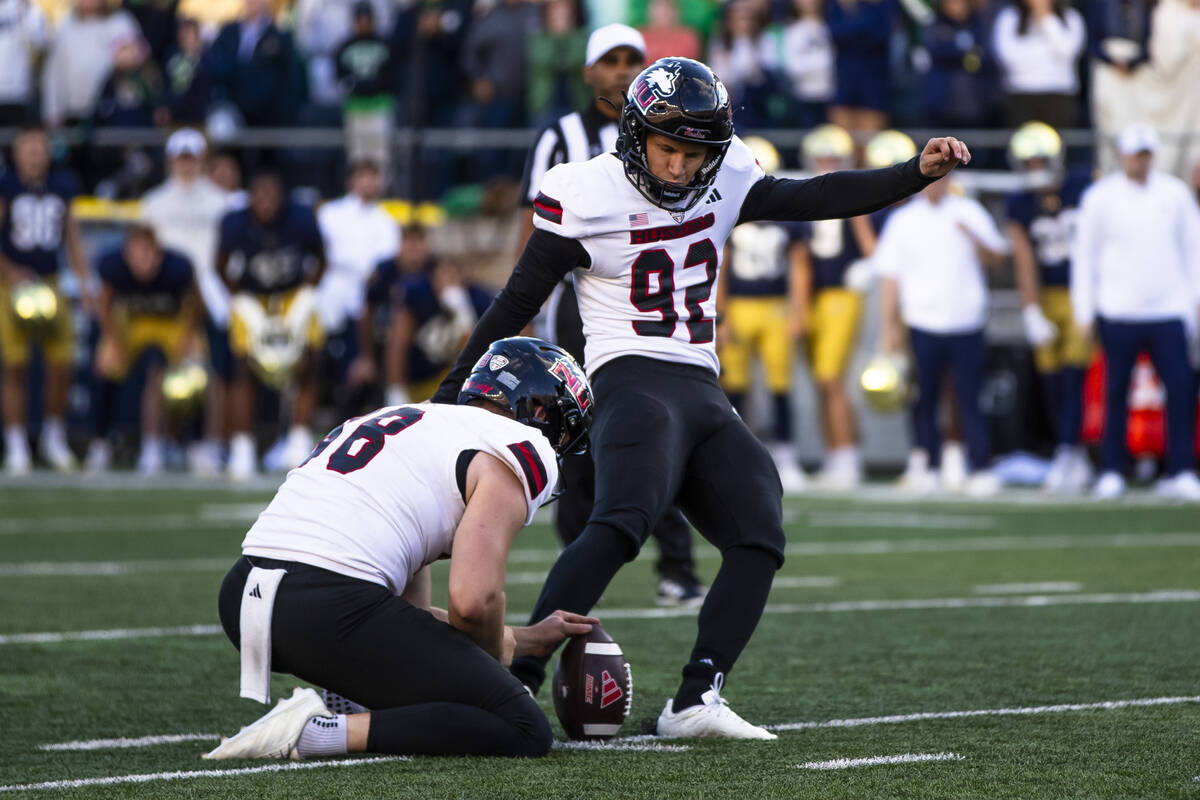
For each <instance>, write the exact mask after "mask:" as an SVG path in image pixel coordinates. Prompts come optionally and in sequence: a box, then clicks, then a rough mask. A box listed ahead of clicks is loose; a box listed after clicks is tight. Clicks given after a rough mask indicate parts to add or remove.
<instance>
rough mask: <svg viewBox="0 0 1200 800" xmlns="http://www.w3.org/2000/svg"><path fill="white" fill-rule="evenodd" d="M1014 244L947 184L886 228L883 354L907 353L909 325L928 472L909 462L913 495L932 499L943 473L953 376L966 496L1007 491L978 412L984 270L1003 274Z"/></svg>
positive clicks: (919, 435)
mask: <svg viewBox="0 0 1200 800" xmlns="http://www.w3.org/2000/svg"><path fill="white" fill-rule="evenodd" d="M1007 250H1008V242H1007V241H1005V239H1004V237H1003V236H1002V235H1001V234H1000V231H999V230H997V228H996V223H995V222H994V221H993V220H992V217H991V216H990V215H989V214H988V212H987V211H986V210H985V209H984V207H983V206H982V205H981V204H980V203H979V202H978V201H975V200H970V199H967V198H965V197H962V196H959V195H957V194H950V181H948V180H946V179H942V180H939V181H934V182H933V183H931V184H929V186H927V187H926V188H925V190H924V191H923V192H921V194H920V195H917V196H916V197H914V198H913V199H912V200H910V201H908V202H907V203H906V204H904V205H903V206H902V207H900V208H899V209H897V210H896V211H895V212H894V213H893V214H892V216H891V217H890V218H889V219H888V221H887V223H886V224H885V225H884V228H883V234H882V235H881V236H880V238H879V244H878V248H877V249H876V251H875V261H876V263H877V264H878V269H879V273H880V275H882V276H883V286H882V292H883V294H882V297H883V299H882V305H883V341H882V342H881V349H882V350H883V351H885V352H897V351H898V350H900V349H901V347H902V342H903V333H902V325H903V326H906V327H907V328H908V340H909V346H910V347H911V349H912V354H913V361H914V365H915V367H916V369H915V373H916V383H917V399H916V403H915V406H914V408H913V425H914V427H915V429H916V430H915V434H916V436H915V439H916V442H917V446H918V447H919V448H920V449H921V450H923V451H924V453H925V457H924V459H923V460H922V461H923V464H922V465H921V466H923V467H924V468H923V469H920V468H917V469H914V465H913V464H912V463H910V465H909V466H910V469H909V472H907V473H906V475H905V477H906V480H908V481H909V488H912V489H916V490H920V491H927V490H929V489H932V488H934V486H935V485H936V478H935V477H934V475H933V473H932V472H931V469H936V468H937V467H939V466H940V460H941V453H942V446H941V433H940V432H939V430H938V424H939V420H938V406H939V404H940V400H941V397H942V382H943V377H944V375H945V373H946V372H947V371H949V372H950V377H951V379H952V382H953V385H954V394H955V396H956V398H957V400H958V405H957V408H958V411H959V417H960V420H961V424H962V428H963V434H964V437H965V438H966V442H967V460H968V462H969V465H970V469H971V472H972V474H971V476H970V478H969V479H968V480H967V483H966V487H965V489H966V491H967V493H968V494H972V495H991V494H995V493H996V492H997V491H998V490H999V488H1000V486H999V481H998V480H997V479H996V477H995V476H994V475H993V474H992V473H991V472H990V471H989V470H988V464H989V461H990V459H991V445H990V443H989V434H988V424H987V419H986V418H985V417H984V414H983V409H982V408H981V406H980V392H981V391H982V389H983V376H984V367H985V365H986V362H987V353H986V348H985V344H984V338H983V326H984V322H985V321H986V319H987V281H986V280H985V278H984V273H983V268H984V265H987V266H998V265H999V264H1001V263H1002V254H1003V253H1005V252H1007Z"/></svg>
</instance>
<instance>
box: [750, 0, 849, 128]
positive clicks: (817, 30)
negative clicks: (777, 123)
mask: <svg viewBox="0 0 1200 800" xmlns="http://www.w3.org/2000/svg"><path fill="white" fill-rule="evenodd" d="M831 2H832V0H831ZM762 59H763V66H764V67H765V68H767V69H769V70H772V71H773V72H774V73H775V74H776V76H777V78H778V80H779V82H780V83H781V84H783V85H786V86H787V88H788V91H789V94H790V99H791V101H792V105H793V108H792V109H791V111H790V112H789V114H788V124H789V125H790V126H795V127H798V128H812V127H815V126H817V125H820V124H821V123H823V122H824V121H825V119H826V117H827V116H828V113H829V101H830V100H832V99H833V92H834V64H833V41H832V39H831V38H830V35H829V26H828V25H827V24H826V23H825V11H824V8H823V0H792V4H791V20H790V21H789V22H788V23H787V24H786V25H785V26H782V27H780V26H772V27H771V28H768V29H767V32H766V33H765V34H764V37H763V46H762Z"/></svg>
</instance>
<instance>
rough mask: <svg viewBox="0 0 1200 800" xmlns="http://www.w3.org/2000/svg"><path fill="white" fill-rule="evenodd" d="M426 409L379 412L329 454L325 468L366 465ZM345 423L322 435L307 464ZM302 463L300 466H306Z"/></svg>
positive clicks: (344, 469) (348, 468) (346, 471)
mask: <svg viewBox="0 0 1200 800" xmlns="http://www.w3.org/2000/svg"><path fill="white" fill-rule="evenodd" d="M423 416H425V412H424V411H421V410H420V409H417V408H400V409H395V410H388V411H385V412H383V413H382V414H376V415H375V416H373V417H370V418H368V419H366V420H363V421H362V422H360V423H359V424H358V427H357V428H355V429H354V433H353V435H351V436H349V437H347V439H346V441H344V442H342V444H341V446H340V447H339V448H338V449H337V450H334V451H333V455H331V456H329V461H328V463H326V465H325V468H326V469H330V470H333V471H334V472H340V473H341V474H343V475H348V474H350V473H351V472H355V471H357V470H360V469H362V468H363V467H365V466H366V465H367V464H369V463H370V462H371V459H373V458H374V457H375V456H377V455H379V451H380V450H382V449H383V440H384V439H385V438H386V437H388V436H392V435H394V434H397V433H399V432H400V431H402V430H404V429H405V428H407V427H408V426H409V425H412V424H413V423H415V422H418V421H419V420H420V419H421V417H423ZM343 427H344V425H339V426H337V427H336V428H334V429H333V430H332V431H330V432H329V435H328V436H326V437H325V438H324V439H322V440H321V441H320V442H319V443H318V444H317V446H316V447H315V448H313V451H312V454H311V455H310V456H309V457H308V458H307V459H305V461H304V464H307V463H308V462H309V461H312V460H313V459H314V458H316V457H317V456H319V455H320V454H321V453H322V452H324V451H325V448H327V447H329V445H330V443H331V442H333V440H334V439H336V438H338V437H339V436H341V434H342V428H343ZM304 464H301V465H300V466H304Z"/></svg>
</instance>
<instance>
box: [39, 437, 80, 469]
mask: <svg viewBox="0 0 1200 800" xmlns="http://www.w3.org/2000/svg"><path fill="white" fill-rule="evenodd" d="M38 452H40V453H41V454H42V458H44V459H46V461H47V463H49V464H50V466H51V467H53V468H54V470H55V471H56V472H74V471H75V469H76V468H77V467H78V464H77V463H76V461H75V454H74V453H72V452H71V448H70V447H69V446H68V445H67V439H66V436H64V435H63V433H62V431H61V429H58V428H55V429H50V428H49V427H48V426H47V428H44V429H43V430H42V435H41V437H39V439H38Z"/></svg>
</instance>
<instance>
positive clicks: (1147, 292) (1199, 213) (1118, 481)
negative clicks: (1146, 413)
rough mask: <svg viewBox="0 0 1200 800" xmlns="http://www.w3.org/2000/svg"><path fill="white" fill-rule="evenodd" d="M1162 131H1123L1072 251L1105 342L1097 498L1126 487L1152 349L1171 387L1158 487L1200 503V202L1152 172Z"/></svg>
mask: <svg viewBox="0 0 1200 800" xmlns="http://www.w3.org/2000/svg"><path fill="white" fill-rule="evenodd" d="M1157 149H1158V136H1157V135H1156V134H1155V133H1154V129H1153V128H1151V127H1150V126H1149V125H1145V124H1134V125H1131V126H1129V127H1128V128H1126V129H1125V130H1123V131H1121V133H1120V135H1119V136H1118V138H1117V151H1118V152H1119V153H1120V155H1121V169H1120V170H1119V171H1117V172H1114V173H1112V174H1110V175H1108V176H1106V177H1104V178H1102V179H1100V180H1099V181H1097V182H1096V184H1095V185H1094V186H1093V187H1092V188H1091V189H1090V190H1088V191H1087V192H1086V193H1085V194H1084V196H1083V203H1082V204H1081V206H1080V209H1079V221H1078V228H1077V232H1076V235H1075V240H1074V243H1073V246H1072V248H1071V308H1072V311H1073V312H1074V315H1075V322H1076V324H1077V325H1079V326H1080V327H1081V328H1083V329H1084V331H1085V335H1090V333H1091V330H1092V328H1093V326H1094V327H1096V328H1097V329H1098V330H1099V333H1100V342H1101V344H1102V345H1103V346H1104V356H1105V359H1106V361H1107V364H1106V370H1105V393H1104V394H1105V398H1104V438H1103V440H1102V443H1101V451H1100V452H1101V455H1100V469H1101V475H1100V479H1099V480H1098V481H1096V486H1095V488H1094V490H1093V494H1094V496H1095V497H1097V498H1099V499H1110V498H1114V497H1117V496H1119V495H1121V494H1122V493H1123V492H1124V491H1125V467H1126V465H1127V462H1128V453H1127V452H1126V449H1125V428H1126V419H1127V416H1128V402H1127V401H1128V394H1129V381H1130V373H1131V372H1132V370H1133V365H1134V362H1135V361H1136V360H1137V357H1138V354H1139V353H1140V352H1141V351H1142V350H1149V352H1150V359H1151V361H1152V362H1153V363H1154V369H1155V371H1156V372H1157V373H1158V377H1159V379H1160V380H1161V381H1162V383H1163V386H1164V388H1165V389H1166V394H1167V413H1166V418H1167V460H1166V470H1165V471H1166V475H1167V477H1165V478H1163V479H1162V480H1161V481H1160V482H1159V484H1158V493H1159V494H1161V495H1163V496H1166V497H1173V498H1177V499H1183V500H1200V480H1198V479H1197V478H1196V474H1195V472H1194V471H1193V469H1194V467H1195V461H1196V456H1195V442H1196V382H1195V374H1194V372H1193V371H1192V367H1191V364H1190V362H1189V359H1188V338H1189V337H1195V335H1196V330H1197V325H1198V323H1200V209H1197V207H1196V203H1195V200H1194V198H1193V196H1192V194H1191V192H1190V191H1189V190H1188V188H1187V185H1186V184H1185V183H1184V182H1183V181H1181V180H1179V179H1178V178H1176V177H1174V176H1172V175H1168V174H1166V173H1164V172H1159V171H1158V170H1155V169H1152V165H1153V163H1154V158H1155V152H1156V151H1157Z"/></svg>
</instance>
